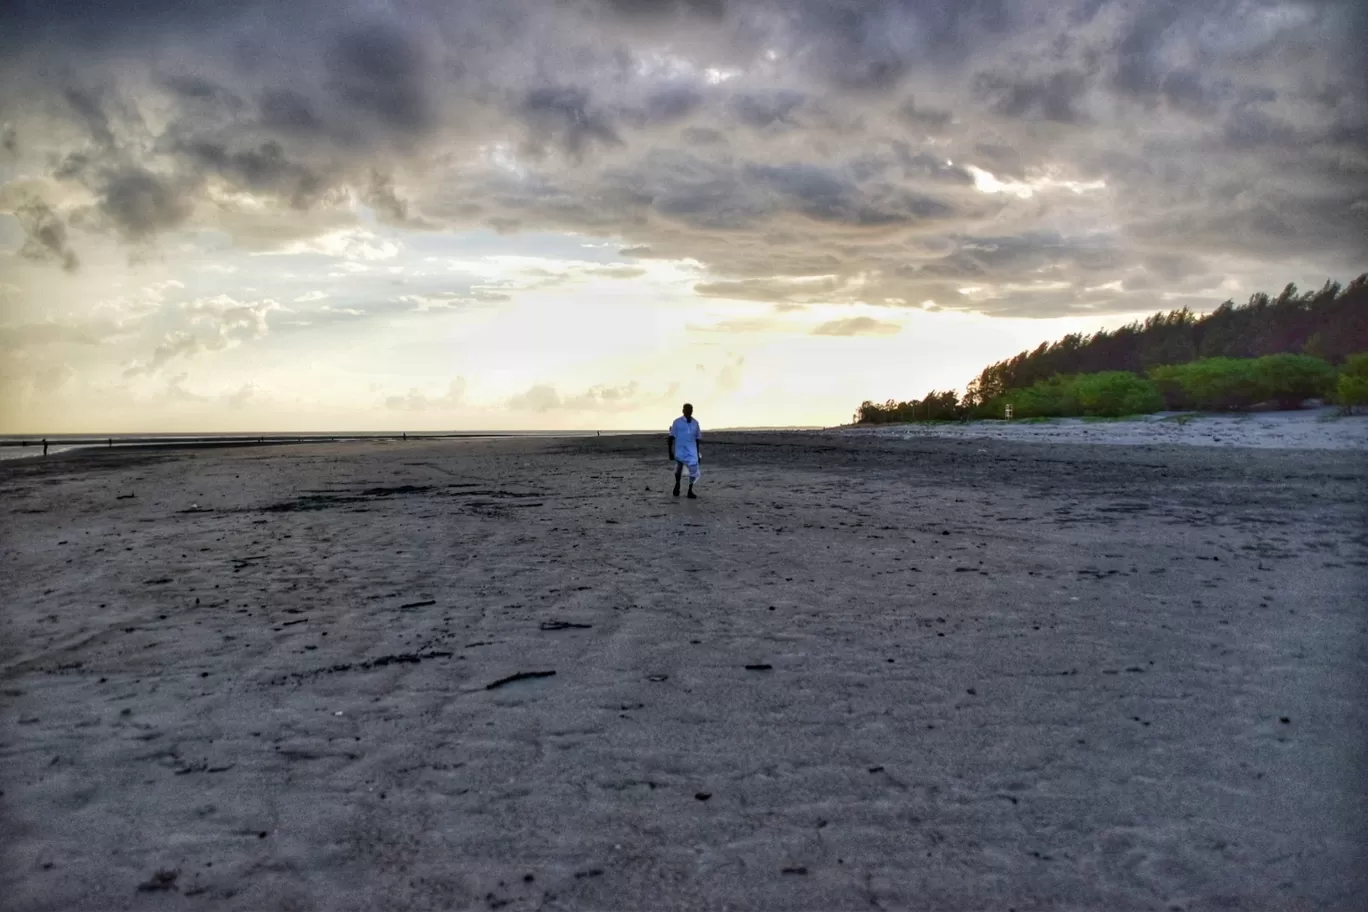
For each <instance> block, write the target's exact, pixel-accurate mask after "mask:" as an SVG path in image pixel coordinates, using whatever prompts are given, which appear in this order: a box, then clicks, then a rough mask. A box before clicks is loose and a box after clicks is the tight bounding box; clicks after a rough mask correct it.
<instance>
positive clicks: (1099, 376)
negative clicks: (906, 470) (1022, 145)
mask: <svg viewBox="0 0 1368 912" xmlns="http://www.w3.org/2000/svg"><path fill="white" fill-rule="evenodd" d="M1360 352H1368V273H1365V274H1363V275H1360V276H1359V277H1358V278H1356V279H1354V280H1353V281H1352V282H1350V283H1349V284H1348V285H1347V286H1341V285H1340V284H1339V283H1338V282H1326V283H1325V285H1324V286H1322V287H1321V288H1320V289H1318V290H1315V291H1307V292H1301V291H1299V290H1298V289H1297V286H1296V285H1291V284H1289V285H1287V286H1286V287H1285V288H1284V289H1283V290H1282V293H1281V294H1279V295H1278V296H1277V297H1271V296H1269V295H1267V294H1263V293H1259V294H1255V295H1252V296H1250V298H1249V300H1248V302H1247V303H1245V304H1241V305H1237V304H1235V303H1234V302H1233V301H1226V302H1225V303H1224V304H1222V305H1221V306H1219V307H1217V308H1216V309H1215V310H1214V311H1212V312H1211V313H1208V314H1205V315H1198V314H1195V313H1193V312H1192V311H1190V310H1188V309H1186V308H1184V309H1182V310H1174V311H1168V312H1161V313H1156V314H1153V315H1151V316H1150V317H1148V318H1146V319H1145V320H1142V321H1136V322H1133V323H1130V324H1127V325H1126V326H1122V327H1120V328H1118V329H1113V330H1100V331H1098V332H1096V333H1093V334H1092V335H1087V334H1083V333H1072V334H1070V335H1067V336H1064V337H1063V338H1062V339H1058V340H1056V341H1054V342H1042V343H1041V344H1040V345H1039V346H1037V347H1036V348H1034V349H1032V350H1030V351H1023V352H1021V353H1019V354H1017V355H1015V356H1014V357H1011V358H1008V359H1006V360H1004V361H999V362H997V363H995V364H990V365H989V366H988V367H985V368H984V369H983V370H982V371H981V372H980V373H979V375H978V376H977V377H975V378H974V379H973V380H972V381H970V383H969V384H968V386H967V387H966V388H965V391H964V395H963V396H958V395H957V393H956V391H954V390H950V391H932V392H931V393H930V394H928V395H927V396H925V397H923V398H922V399H912V400H908V401H906V402H899V401H897V400H893V399H889V400H888V401H886V402H885V403H883V404H882V405H878V404H875V403H873V402H869V401H866V402H865V403H863V404H862V405H861V406H860V408H859V410H857V412H856V413H855V418H854V420H855V423H857V424H887V423H895V422H908V421H946V420H952V419H954V418H959V419H961V420H962V419H964V418H968V417H972V418H1005V417H1006V406H1008V405H1011V406H1012V413H1013V417H1014V418H1022V419H1025V418H1032V417H1040V418H1061V417H1067V416H1096V417H1120V416H1123V415H1140V414H1149V413H1152V412H1156V411H1161V410H1164V409H1172V410H1202V411H1244V410H1247V409H1250V408H1253V407H1254V406H1256V405H1264V404H1269V405H1273V406H1275V407H1277V408H1284V409H1287V408H1299V407H1300V406H1301V405H1302V404H1303V403H1304V402H1306V400H1308V399H1330V400H1333V401H1335V402H1337V403H1339V404H1340V405H1341V406H1342V407H1343V408H1344V409H1346V410H1350V409H1354V408H1360V407H1364V406H1368V366H1365V365H1364V363H1363V361H1361V360H1357V361H1356V360H1355V359H1356V358H1362V357H1368V356H1362V355H1358V354H1356V353H1360ZM1354 365H1356V366H1354Z"/></svg>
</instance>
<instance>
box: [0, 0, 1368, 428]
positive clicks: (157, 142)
mask: <svg viewBox="0 0 1368 912" xmlns="http://www.w3.org/2000/svg"><path fill="white" fill-rule="evenodd" d="M1365 6H1368V5H1365V4H1363V3H1360V2H1356V0H1342V2H1335V0H1298V2H1281V0H1210V2H1208V0H1184V2H1171V0H445V2H439V0H288V2H287V0H272V2H255V0H238V2H234V3H225V2H220V0H140V2H136V3H135V2H131V0H102V2H86V0H80V2H66V3H36V2H33V3H22V2H21V3H19V4H6V5H5V6H4V11H3V12H0V357H2V358H3V360H0V432H10V433H14V432H33V431H49V432H57V431H111V432H120V431H139V430H190V429H196V430H206V431H212V430H288V429H297V430H311V429H317V430H325V429H326V430H339V429H358V430H360V429H408V430H417V429H425V428H426V429H436V428H468V429H470V428H488V429H495V428H564V427H582V428H596V427H597V428H615V427H616V428H654V427H657V426H660V427H663V426H664V425H665V424H667V423H668V421H669V419H670V418H671V417H673V415H674V414H675V413H676V410H677V407H678V405H679V403H680V402H681V401H683V400H684V399H686V398H687V399H689V400H691V401H693V402H694V403H695V404H696V406H697V408H698V414H699V417H700V418H702V419H703V422H704V424H705V426H708V425H711V426H714V427H717V426H724V425H776V424H831V423H837V422H840V421H843V420H846V419H847V418H848V417H849V416H850V414H851V412H852V411H853V410H854V408H855V406H856V405H858V403H859V402H860V401H861V400H863V399H866V398H873V399H878V400H882V399H884V398H887V397H889V396H896V397H899V398H908V397H912V396H919V395H921V394H922V393H924V392H925V391H927V390H928V389H930V388H932V387H937V388H945V387H961V388H962V386H963V384H964V383H965V382H966V381H967V380H969V379H970V378H971V377H972V376H974V375H975V374H976V373H977V372H978V370H979V368H981V367H982V366H983V365H984V364H986V363H988V362H990V361H993V360H997V359H999V358H1002V357H1005V356H1008V355H1011V354H1013V353H1015V352H1016V351H1018V350H1020V349H1022V348H1026V347H1033V346H1034V345H1035V344H1037V343H1039V342H1040V341H1042V340H1046V339H1052V338H1055V337H1057V336H1059V335H1061V334H1063V333H1065V332H1070V331H1074V330H1093V329H1097V328H1100V327H1104V326H1106V327H1110V326H1115V325H1118V324H1121V323H1124V322H1127V321H1128V320H1130V319H1132V318H1133V317H1134V316H1135V315H1136V314H1143V313H1147V312H1150V311H1153V310H1156V309H1161V308H1162V309H1167V308H1172V307H1181V306H1189V307H1192V308H1193V309H1196V310H1209V309H1211V308H1212V307H1214V306H1215V305H1217V304H1219V303H1220V302H1221V301H1222V300H1225V299H1226V298H1234V299H1236V300H1238V301H1242V300H1244V299H1245V298H1246V297H1247V296H1248V295H1249V294H1250V293H1252V292H1254V291H1260V290H1269V291H1276V290H1278V289H1280V288H1281V287H1282V285H1283V284H1285V283H1286V282H1288V281H1295V282H1297V283H1299V284H1301V285H1303V286H1319V285H1320V284H1321V283H1323V282H1324V281H1325V280H1326V279H1329V278H1335V279H1340V280H1345V279H1348V278H1352V276H1354V275H1356V274H1358V273H1359V272H1362V271H1364V269H1365V267H1368V256H1365V237H1368V230H1366V229H1368V77H1366V76H1365V73H1368V59H1365V57H1364V51H1363V47H1364V46H1365V44H1368V42H1365V40H1364V37H1365V34H1368V29H1365V23H1366V22H1368V20H1366V19H1365V13H1364V8H1365ZM54 10H59V11H60V12H54Z"/></svg>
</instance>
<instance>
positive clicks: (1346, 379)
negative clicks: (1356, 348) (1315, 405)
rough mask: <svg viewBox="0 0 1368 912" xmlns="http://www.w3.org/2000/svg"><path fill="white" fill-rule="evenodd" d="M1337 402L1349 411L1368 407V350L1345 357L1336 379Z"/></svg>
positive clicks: (1344, 409)
mask: <svg viewBox="0 0 1368 912" xmlns="http://www.w3.org/2000/svg"><path fill="white" fill-rule="evenodd" d="M1335 402H1336V403H1338V405H1339V406H1340V408H1341V409H1342V410H1343V411H1345V412H1348V413H1352V412H1353V411H1354V410H1355V409H1359V408H1365V407H1368V352H1363V353H1361V354H1357V355H1350V356H1349V357H1348V358H1346V359H1345V362H1344V366H1343V367H1341V368H1340V371H1339V376H1338V377H1337V378H1336V380H1335Z"/></svg>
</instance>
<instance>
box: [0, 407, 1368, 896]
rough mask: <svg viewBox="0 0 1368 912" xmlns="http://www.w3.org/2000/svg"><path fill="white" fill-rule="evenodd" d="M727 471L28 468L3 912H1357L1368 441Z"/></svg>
mask: <svg viewBox="0 0 1368 912" xmlns="http://www.w3.org/2000/svg"><path fill="white" fill-rule="evenodd" d="M703 451H704V457H705V460H706V461H705V463H704V473H705V474H704V481H703V484H702V485H701V487H700V492H701V493H702V494H703V498H702V499H700V500H698V501H687V500H684V499H678V500H676V499H674V498H672V497H670V495H669V484H670V478H669V474H670V466H668V465H667V464H666V461H665V458H664V453H665V443H664V440H663V439H662V438H659V437H651V438H601V439H584V440H559V441H556V440H521V441H520V440H468V441H444V442H440V443H436V442H418V441H409V442H407V443H400V442H397V441H396V442H393V443H375V442H372V443H355V444H326V445H302V446H293V447H275V448H270V447H268V448H249V449H238V450H216V451H208V450H200V451H192V452H176V451H165V452H142V453H132V452H122V453H121V452H119V451H117V450H116V451H113V452H89V453H77V454H67V455H63V456H60V457H55V458H49V459H48V460H25V461H19V462H13V463H10V464H7V465H4V466H3V467H0V490H3V507H4V512H5V514H6V515H5V517H4V523H5V525H4V529H5V531H4V550H3V555H2V560H0V590H2V591H3V593H4V597H3V601H4V605H3V631H2V632H3V641H0V677H2V678H3V680H2V681H0V687H3V705H2V706H0V778H2V781H0V787H2V791H3V794H0V810H2V811H3V818H2V819H0V825H2V826H3V833H2V834H0V853H3V854H2V856H0V896H3V897H4V899H3V903H2V904H3V905H4V908H5V909H7V910H9V912H36V910H101V912H103V910H120V909H137V910H161V909H168V910H181V909H200V908H206V909H207V908H212V909H240V910H251V912H258V910H277V909H278V910H320V912H333V910H381V909H442V910H445V909H506V910H510V912H512V910H538V909H541V910H556V909H623V910H628V909H633V910H634V909H642V910H648V909H649V910H654V909H660V910H673V909H709V910H712V909H811V910H856V909H858V910H866V909H876V910H878V909H884V910H894V909H926V910H952V909H994V910H1007V909H1016V910H1026V909H1077V910H1099V909H1109V910H1129V909H1155V910H1198V909H1222V910H1228V909H1344V910H1362V909H1364V908H1368V876H1366V875H1365V872H1366V871H1368V785H1366V780H1368V777H1366V776H1365V773H1366V772H1368V737H1365V733H1368V700H1366V699H1365V696H1366V695H1368V583H1366V580H1368V537H1366V536H1368V522H1366V520H1368V516H1366V515H1365V513H1366V511H1368V465H1365V461H1364V459H1363V455H1364V454H1363V452H1361V451H1340V452H1332V451H1309V450H1307V451H1291V450H1267V449H1266V450H1254V449H1248V450H1244V449H1241V450H1232V449H1217V448H1202V447H1179V446H1174V447H1122V446H1108V447H1103V446H1064V445H1059V446H1050V445H1043V444H1029V443H1014V442H1000V441H985V440H936V439H918V440H881V439H874V438H869V439H851V438H849V437H843V436H840V435H823V434H805V435H796V434H795V435H765V434H744V435H743V434H737V435H732V436H725V435H719V436H718V437H717V438H716V439H710V440H707V441H705V443H704V447H703ZM553 673H554V674H553ZM519 675H523V677H515V676H519Z"/></svg>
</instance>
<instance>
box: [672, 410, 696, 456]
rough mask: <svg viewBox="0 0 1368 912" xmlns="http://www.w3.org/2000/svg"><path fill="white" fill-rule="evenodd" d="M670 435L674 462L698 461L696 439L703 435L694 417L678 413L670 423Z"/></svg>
mask: <svg viewBox="0 0 1368 912" xmlns="http://www.w3.org/2000/svg"><path fill="white" fill-rule="evenodd" d="M670 436H671V437H673V438H674V453H675V462H683V463H686V464H688V463H695V462H698V441H699V440H700V439H701V438H702V437H703V429H702V428H700V427H699V426H698V422H697V421H696V420H695V419H693V418H685V417H684V416H683V415H680V416H679V417H678V418H676V419H675V420H674V424H672V425H670Z"/></svg>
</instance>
